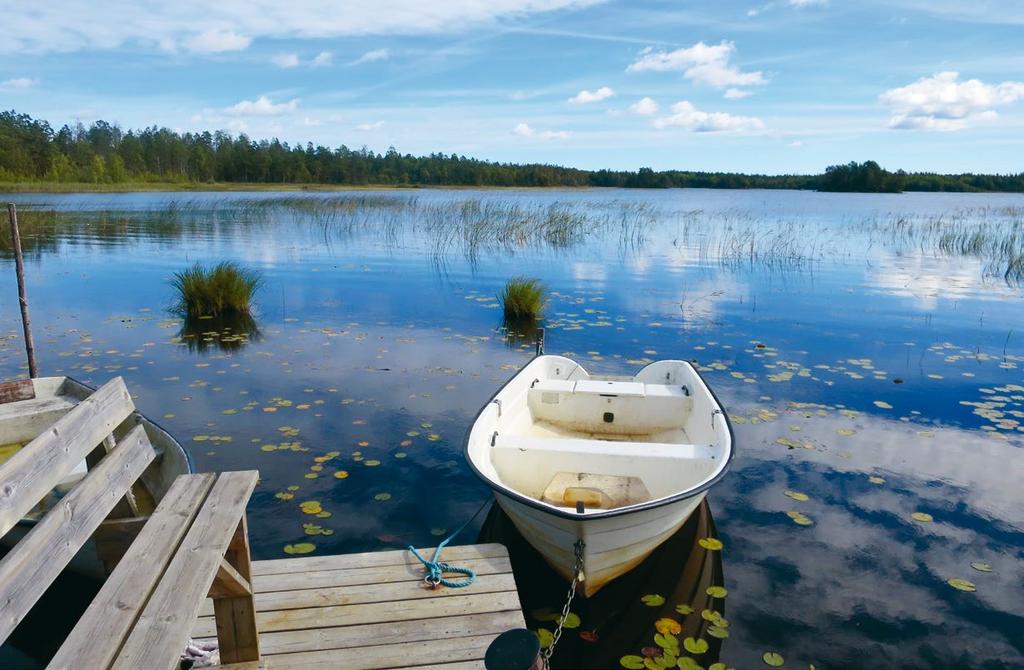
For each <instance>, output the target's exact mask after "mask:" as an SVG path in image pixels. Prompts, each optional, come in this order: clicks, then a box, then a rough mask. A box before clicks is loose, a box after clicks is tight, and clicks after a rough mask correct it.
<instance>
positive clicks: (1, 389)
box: [0, 379, 36, 405]
mask: <svg viewBox="0 0 1024 670" xmlns="http://www.w3.org/2000/svg"><path fill="white" fill-rule="evenodd" d="M35 397H36V387H35V384H33V383H32V380H31V379H15V380H14V381H10V382H0V405H3V404H6V403H9V402H18V401H19V400H31V399H32V398H35Z"/></svg>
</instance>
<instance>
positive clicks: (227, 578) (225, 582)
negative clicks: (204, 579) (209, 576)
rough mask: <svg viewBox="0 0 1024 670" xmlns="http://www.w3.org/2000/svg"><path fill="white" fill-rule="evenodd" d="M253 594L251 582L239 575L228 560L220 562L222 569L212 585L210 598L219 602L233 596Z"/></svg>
mask: <svg viewBox="0 0 1024 670" xmlns="http://www.w3.org/2000/svg"><path fill="white" fill-rule="evenodd" d="M251 594H252V586H250V585H249V580H248V579H246V578H245V577H243V576H242V575H240V574H239V573H238V570H236V569H235V568H234V566H232V565H231V564H230V563H228V562H227V560H226V559H223V558H222V559H221V560H220V567H219V568H217V574H216V575H215V576H214V578H213V584H211V585H210V598H213V599H214V600H219V599H221V598H231V597H233V596H247V595H251Z"/></svg>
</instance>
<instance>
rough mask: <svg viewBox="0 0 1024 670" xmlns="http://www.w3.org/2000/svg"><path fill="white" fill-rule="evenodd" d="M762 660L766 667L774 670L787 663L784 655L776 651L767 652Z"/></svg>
mask: <svg viewBox="0 0 1024 670" xmlns="http://www.w3.org/2000/svg"><path fill="white" fill-rule="evenodd" d="M761 660H763V661H764V664H765V665H769V666H771V667H773V668H779V667H782V664H783V663H785V662H786V659H784V658H782V654H780V653H778V652H775V651H766V652H764V654H763V655H762V656H761Z"/></svg>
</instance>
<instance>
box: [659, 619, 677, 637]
mask: <svg viewBox="0 0 1024 670" xmlns="http://www.w3.org/2000/svg"><path fill="white" fill-rule="evenodd" d="M654 629H655V630H656V631H658V632H659V633H661V634H666V633H668V634H671V635H679V633H680V632H681V631H682V630H683V627H682V626H681V625H679V622H678V621H676V620H675V619H669V618H668V617H664V618H662V619H658V620H657V621H655V622H654Z"/></svg>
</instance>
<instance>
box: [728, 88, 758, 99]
mask: <svg viewBox="0 0 1024 670" xmlns="http://www.w3.org/2000/svg"><path fill="white" fill-rule="evenodd" d="M748 95H754V94H753V93H752V92H751V91H744V90H743V89H742V88H730V89H728V90H726V92H725V97H726V98H728V99H729V100H739V99H740V98H745V97H747V96H748Z"/></svg>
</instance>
